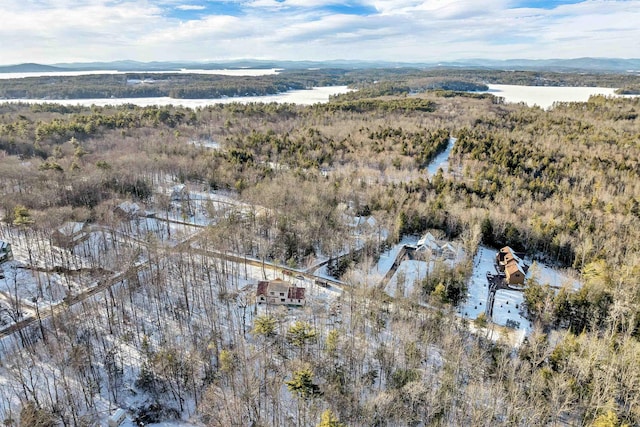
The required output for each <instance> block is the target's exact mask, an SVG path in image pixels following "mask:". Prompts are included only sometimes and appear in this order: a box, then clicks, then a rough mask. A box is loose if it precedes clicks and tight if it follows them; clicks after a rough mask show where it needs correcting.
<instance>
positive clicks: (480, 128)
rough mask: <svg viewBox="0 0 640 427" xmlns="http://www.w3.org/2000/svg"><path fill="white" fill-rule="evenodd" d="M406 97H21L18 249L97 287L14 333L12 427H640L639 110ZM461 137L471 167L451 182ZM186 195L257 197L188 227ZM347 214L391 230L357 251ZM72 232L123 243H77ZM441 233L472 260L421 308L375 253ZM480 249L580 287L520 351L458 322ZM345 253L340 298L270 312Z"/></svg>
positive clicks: (10, 215) (73, 284) (2, 390)
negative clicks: (391, 281)
mask: <svg viewBox="0 0 640 427" xmlns="http://www.w3.org/2000/svg"><path fill="white" fill-rule="evenodd" d="M120 78H122V77H120ZM341 78H344V77H341ZM332 81H335V80H332ZM287 84H289V83H287ZM412 84H413V83H412ZM392 86H393V84H391V83H383V84H378V85H377V86H372V87H371V88H370V89H369V90H370V91H369V92H367V91H366V90H363V92H361V93H360V94H358V95H354V94H346V95H343V96H338V97H335V98H334V99H332V100H331V101H330V102H329V103H327V104H317V105H314V106H310V107H302V106H295V105H286V104H266V105H265V104H247V105H241V104H228V105H217V106H210V107H206V108H202V109H197V110H191V109H183V108H174V107H147V108H141V107H135V106H123V107H119V108H115V107H90V108H89V107H87V108H84V107H63V106H59V105H53V104H39V105H26V104H0V176H1V177H2V179H0V197H1V199H2V204H1V205H0V206H1V210H0V215H2V219H3V222H2V225H1V226H0V228H1V234H0V240H5V241H12V242H13V245H14V246H15V247H17V248H18V249H20V247H23V248H29V249H28V254H29V257H32V258H33V259H34V261H33V264H32V265H30V266H25V267H24V269H31V270H34V269H35V270H38V269H39V271H41V272H43V271H44V270H46V269H47V268H49V269H53V268H54V265H49V266H48V267H47V266H46V265H40V266H39V267H37V268H36V267H35V266H36V264H37V262H36V261H35V260H36V259H45V260H50V261H51V262H53V261H54V260H56V259H58V258H59V257H62V258H63V259H64V260H65V262H66V264H65V267H64V269H58V270H59V272H60V274H62V273H67V274H69V276H66V277H73V278H72V279H68V282H67V284H68V286H67V288H68V289H65V288H64V287H63V288H62V290H59V291H56V292H60V293H61V294H62V296H60V295H58V298H56V297H55V296H52V292H53V291H52V289H53V286H52V285H51V284H50V283H49V284H47V282H46V281H44V282H43V283H39V287H40V289H39V290H38V292H37V294H36V295H33V296H34V297H35V302H34V303H33V304H34V306H33V307H34V310H35V309H38V307H39V306H38V302H37V301H38V299H40V301H42V300H43V299H46V298H47V295H48V298H50V300H52V301H53V300H62V298H65V299H66V302H67V303H69V304H71V308H70V309H68V310H62V309H60V311H56V312H54V310H53V309H51V310H50V311H51V313H52V316H51V317H49V318H47V321H46V322H44V323H43V322H40V323H39V324H38V323H35V324H34V325H33V327H31V328H27V329H25V330H24V331H21V332H20V333H19V334H18V333H16V334H13V335H12V336H10V337H5V338H3V340H2V341H1V342H2V346H0V351H2V353H1V356H0V360H1V361H2V364H1V366H0V414H3V416H4V419H5V424H6V425H24V426H26V425H43V426H45V425H58V424H64V425H92V423H95V422H97V420H101V419H104V414H103V412H102V411H105V408H108V409H109V410H111V409H113V408H115V407H119V406H126V407H127V409H128V411H129V412H130V413H131V414H135V416H136V417H137V419H138V420H139V421H140V422H142V421H144V422H150V421H157V420H162V419H169V418H179V417H182V418H184V419H187V418H191V419H192V420H193V421H194V422H197V423H202V424H204V425H210V426H245V425H256V426H257V425H261V426H262V425H264V426H267V425H283V426H284V425H292V426H293V425H296V426H307V425H308V426H313V425H323V426H328V425H333V426H337V425H350V426H351V425H354V426H365V425H367V426H368V425H380V426H383V425H388V426H397V425H478V426H481V425H486V426H495V425H522V426H533V425H598V426H609V425H611V426H618V425H624V424H627V425H638V424H640V406H639V405H640V401H639V397H640V363H639V360H638V358H637V354H638V351H639V350H640V343H639V342H638V339H639V338H640V281H639V280H638V276H639V274H640V119H639V118H638V112H639V111H640V99H639V98H615V99H611V98H604V97H592V98H591V99H590V100H589V102H586V103H564V104H559V105H556V106H555V108H553V109H551V110H549V111H545V110H542V109H539V108H528V107H526V106H523V105H509V104H503V103H502V102H501V101H500V100H499V99H497V98H494V97H492V96H468V95H465V94H458V93H455V92H442V91H441V92H420V93H418V94H415V95H414V96H410V97H409V96H396V95H395V94H396V93H398V91H397V90H396V89H394V88H393V87H392ZM397 86H398V87H405V86H406V85H404V84H402V83H401V84H398V85H397ZM406 87H407V88H408V89H409V90H407V92H414V91H415V89H416V88H418V87H419V85H416V86H411V85H409V86H406ZM4 90H8V89H4ZM11 90H14V89H11ZM269 90H270V89H269ZM400 92H404V90H401V91H400ZM0 96H2V95H0ZM30 96H31V95H30ZM70 96H78V95H77V94H73V95H70ZM126 96H131V95H126ZM145 96H146V95H145ZM176 96H180V95H176ZM182 96H189V95H188V94H183V95H182ZM198 96H199V95H198ZM450 137H453V138H456V142H455V145H454V148H453V151H452V156H451V158H450V161H449V170H448V172H444V171H442V170H440V171H439V172H437V173H436V174H434V175H429V174H427V173H426V167H427V165H429V164H430V162H431V161H432V160H433V158H434V157H435V156H436V155H437V154H438V153H440V152H442V151H443V150H445V148H446V147H447V145H448V143H449V138H450ZM177 184H186V185H188V186H191V187H192V188H197V189H198V191H201V192H211V191H215V192H217V194H221V195H224V196H225V197H229V198H232V199H234V200H236V201H237V202H234V203H235V204H234V205H233V206H236V207H235V208H225V207H221V205H215V204H214V203H213V202H207V203H204V202H203V204H202V207H201V210H202V211H206V212H207V215H208V217H209V218H211V219H212V220H211V221H210V223H209V224H208V225H206V226H202V227H198V228H197V230H196V228H195V227H193V230H192V234H189V233H186V232H185V234H184V235H179V237H178V234H176V233H178V231H175V229H172V228H170V224H171V221H169V210H170V206H171V203H172V200H173V199H172V197H173V196H172V195H171V196H170V195H168V193H166V192H165V193H163V192H162V191H160V190H159V188H163V187H167V186H174V185H177ZM125 200H126V201H130V202H136V203H138V204H140V205H142V206H143V207H144V208H145V209H148V210H150V211H154V212H156V218H157V220H158V223H161V224H164V225H162V226H161V228H162V230H163V231H162V233H165V231H164V230H165V228H166V230H167V231H166V233H169V236H168V237H166V236H165V237H164V238H157V237H154V235H153V233H143V232H139V233H138V232H136V231H135V230H134V229H133V228H131V225H130V224H131V222H130V218H128V219H123V218H122V217H119V216H118V215H117V214H115V213H114V212H115V210H114V208H115V207H116V206H118V205H119V204H120V203H122V202H123V201H125ZM174 201H175V200H174ZM177 203H178V205H180V207H181V209H182V210H181V211H180V212H181V213H180V215H182V217H181V220H183V221H184V222H188V221H189V219H188V218H189V215H190V210H194V209H193V208H192V207H191V206H189V205H188V203H189V202H187V201H185V200H184V199H180V200H179V201H178V202H177ZM345 212H347V213H349V214H350V215H352V216H355V217H368V216H372V217H374V218H375V219H376V221H377V222H376V228H375V229H373V230H372V231H370V233H369V234H365V233H364V232H363V233H362V234H359V235H356V237H354V231H353V229H352V227H350V226H349V225H348V224H347V223H346V221H345ZM165 216H166V218H165ZM69 221H76V222H86V223H87V224H89V225H90V226H92V227H94V230H99V234H97V235H100V236H102V237H100V239H101V240H100V242H101V243H99V247H100V248H101V249H100V250H99V251H97V253H95V254H84V255H83V254H79V253H78V251H77V250H74V251H71V252H65V251H61V250H60V249H58V247H57V246H56V245H55V244H54V236H53V235H54V231H55V230H57V229H59V228H60V227H61V226H63V224H65V223H67V222H69ZM175 222H180V221H178V220H176V221H175ZM428 229H431V230H438V231H439V232H440V233H441V235H442V236H443V237H446V238H448V239H451V240H456V241H460V242H462V245H463V247H464V249H465V251H466V254H467V256H466V259H465V260H464V262H462V263H460V264H459V265H458V266H456V267H455V268H445V267H442V268H441V269H440V270H439V271H438V273H437V274H434V276H433V277H430V278H429V279H426V280H424V281H423V282H422V283H420V286H418V289H419V292H417V294H416V295H415V296H414V297H413V298H405V297H396V298H392V297H390V296H389V295H387V294H385V293H384V292H383V290H382V289H381V288H380V286H379V283H380V279H381V278H380V277H377V276H375V275H374V274H372V273H371V270H370V264H371V263H375V260H376V259H377V258H378V257H379V256H380V253H381V251H382V250H383V249H384V248H386V247H388V246H389V245H393V244H395V243H396V242H398V241H399V240H400V239H401V238H402V237H403V236H406V235H410V234H421V233H423V232H424V231H425V230H428ZM383 230H386V231H388V232H387V233H383ZM172 233H173V234H172ZM179 239H182V240H179ZM171 241H173V243H171V244H170V242H171ZM481 243H484V244H486V245H490V246H492V247H501V246H504V245H510V246H512V247H513V248H515V249H516V250H518V251H523V252H526V253H527V254H530V255H532V256H533V257H535V258H536V259H537V260H539V261H541V262H542V261H544V262H547V263H550V264H553V265H556V266H562V267H570V268H574V269H576V270H577V271H578V272H579V274H580V277H581V278H582V283H583V286H582V287H581V288H580V289H577V290H574V289H570V288H568V287H564V288H562V289H560V290H554V289H551V288H550V287H548V286H545V283H535V281H532V282H531V283H530V284H529V286H528V288H527V290H526V291H525V300H526V310H527V315H528V316H529V318H530V319H532V322H533V323H534V327H533V331H532V332H531V333H530V334H529V336H528V337H527V339H526V340H525V341H524V343H523V344H522V345H520V346H519V347H517V348H513V347H512V346H511V345H510V344H508V343H507V341H508V340H506V339H496V338H495V337H497V336H499V335H500V332H498V331H500V330H501V328H497V327H495V326H491V324H486V323H485V322H484V321H483V319H482V318H480V319H479V320H476V321H469V320H467V319H463V318H461V317H459V316H458V315H457V314H456V310H455V307H456V304H457V303H459V301H460V300H461V299H464V298H465V295H466V280H467V278H468V277H469V275H470V271H471V268H472V266H471V260H472V259H473V255H474V253H475V250H476V249H477V247H478V245H479V244H481ZM25 253H27V252H26V249H25ZM345 253H348V254H354V256H348V257H343V256H341V255H343V254H345ZM220 254H227V255H226V256H221V255H220ZM231 254H233V256H237V257H238V258H231ZM323 256H326V257H328V258H330V259H331V261H330V262H329V265H330V266H331V267H332V272H333V273H334V274H335V275H336V277H335V278H334V279H335V280H338V279H339V280H341V281H342V282H341V283H343V284H342V285H340V286H338V285H335V286H334V287H333V289H330V290H329V291H328V290H326V289H324V290H323V289H316V288H314V287H313V286H311V284H309V285H308V289H309V290H308V293H309V295H310V296H309V301H310V302H308V303H307V305H306V306H305V307H304V308H300V309H297V308H288V309H287V308H284V307H276V308H267V309H264V307H260V308H258V307H257V306H256V305H255V301H254V300H253V298H255V288H252V287H250V286H249V283H255V281H252V280H253V279H252V277H251V273H250V271H249V270H250V268H255V271H259V272H260V274H261V275H262V276H263V278H264V277H265V276H267V277H268V278H273V277H275V275H281V269H282V268H289V269H294V270H296V271H300V272H305V269H306V268H307V267H309V266H312V265H315V264H316V263H317V262H318V260H319V259H321V258H322V257H323ZM77 257H84V258H85V259H84V261H82V262H80V261H78V260H77ZM242 257H244V265H243V262H242V261H240V260H241V259H242ZM247 257H248V258H249V259H250V260H251V259H253V260H255V265H253V267H251V265H250V263H249V266H248V261H247ZM76 262H77V263H78V265H75V266H74V263H76ZM332 262H333V264H332ZM82 263H86V264H82ZM260 263H262V267H260ZM270 264H275V265H277V266H279V267H278V268H274V269H268V268H267V265H270ZM0 267H2V266H1V265H0ZM21 268H22V267H21ZM49 273H51V271H49V272H47V274H49ZM15 274H16V275H17V274H18V273H15ZM305 274H306V273H305ZM5 275H6V276H9V270H7V271H5ZM71 275H73V276H71ZM116 275H117V277H116ZM38 277H40V276H38ZM43 277H51V276H43ZM1 280H5V279H0V281H1ZM6 280H9V279H6ZM110 280H111V281H113V282H114V286H108V287H106V288H105V289H108V290H104V291H102V292H101V293H98V294H96V296H95V297H91V298H87V299H85V300H83V301H82V302H77V301H75V300H74V299H73V298H77V297H78V295H80V294H81V293H82V292H81V289H82V286H90V285H91V286H92V284H94V283H96V282H97V283H99V284H102V285H105V284H107V282H109V281H110ZM307 282H308V283H309V281H307ZM7 283H8V282H7ZM16 283H17V282H16ZM17 286H18V285H16V287H17ZM313 289H316V290H314V291H312V290H313ZM12 292H13V291H12ZM12 292H8V293H9V294H10V295H8V296H7V298H5V299H4V300H3V301H5V300H6V301H8V302H7V304H8V306H7V307H9V308H7V310H8V312H10V313H16V314H15V316H14V317H15V319H11V321H7V322H8V323H11V322H16V321H18V320H19V318H20V316H19V315H18V314H17V313H19V312H20V303H19V302H18V298H15V299H12V298H13V295H12ZM313 292H316V293H313ZM18 293H19V290H17V289H16V290H15V294H16V295H17V294H18ZM11 301H13V303H11ZM12 304H13V305H12ZM23 309H24V308H23ZM43 310H45V309H44V308H43ZM40 315H41V314H40V313H38V316H40ZM503 331H504V335H505V337H506V336H508V335H509V331H508V330H506V329H504V330H503ZM492 337H493V338H492ZM134 397H135V398H134ZM134 401H135V402H136V405H137V406H135V405H132V404H131V402H134ZM134 406H135V407H134Z"/></svg>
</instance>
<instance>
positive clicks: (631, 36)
mask: <svg viewBox="0 0 640 427" xmlns="http://www.w3.org/2000/svg"><path fill="white" fill-rule="evenodd" d="M639 23H640V0H346V1H337V0H0V64H1V65H8V64H18V63H24V62H37V63H42V64H54V63H59V62H90V61H112V60H124V59H128V60H138V61H220V60H233V59H266V60H332V59H346V60H372V61H397V62H438V61H451V60H458V59H470V58H484V59H515V58H518V59H521V58H527V59H549V58H578V57H587V56H589V57H607V58H640V24H639Z"/></svg>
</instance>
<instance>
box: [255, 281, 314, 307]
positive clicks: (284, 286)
mask: <svg viewBox="0 0 640 427" xmlns="http://www.w3.org/2000/svg"><path fill="white" fill-rule="evenodd" d="M304 291H305V288H300V287H298V286H296V285H292V284H291V283H289V282H286V281H284V280H281V279H275V280H266V281H260V282H258V289H257V291H256V300H257V302H258V304H263V303H266V304H272V305H296V306H303V305H304V304H305V296H304Z"/></svg>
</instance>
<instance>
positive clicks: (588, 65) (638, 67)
mask: <svg viewBox="0 0 640 427" xmlns="http://www.w3.org/2000/svg"><path fill="white" fill-rule="evenodd" d="M438 67H440V68H442V67H456V68H478V69H495V70H525V71H526V70H540V71H557V72H596V73H598V72H603V73H609V72H616V73H620V72H634V73H640V59H637V58H635V59H633V58H632V59H622V58H574V59H508V60H491V59H467V60H460V61H446V62H420V63H414V62H391V61H357V60H356V61H354V60H340V59H338V60H331V61H284V60H254V59H244V60H233V61H216V62H195V61H191V62H189V61H154V62H139V61H131V60H123V61H112V62H82V63H81V62H70V63H59V64H53V65H41V64H33V63H29V64H18V65H9V66H0V73H19V72H47V71H51V72H56V71H57V72H59V71H96V70H113V71H129V72H141V71H179V70H181V69H205V70H210V69H218V68H227V69H233V68H283V69H287V70H296V69H308V68H324V69H326V68H347V69H366V68H438Z"/></svg>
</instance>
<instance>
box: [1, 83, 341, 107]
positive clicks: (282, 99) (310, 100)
mask: <svg viewBox="0 0 640 427" xmlns="http://www.w3.org/2000/svg"><path fill="white" fill-rule="evenodd" d="M350 91H351V89H349V88H348V87H347V86H321V87H314V88H312V89H300V90H290V91H287V92H282V93H279V94H277V95H264V96H234V97H225V98H209V99H178V98H169V97H168V96H162V97H154V98H92V99H3V100H0V103H16V102H24V103H27V104H42V103H44V102H46V103H52V104H61V105H82V106H86V107H89V106H91V105H97V106H100V107H103V106H106V105H114V106H117V105H125V104H131V105H137V106H139V107H150V106H165V105H175V106H179V107H188V108H198V107H206V106H208V105H215V104H231V103H235V102H237V103H240V104H249V103H252V102H261V103H265V104H268V103H272V102H275V103H279V104H284V103H289V104H298V105H313V104H317V103H325V102H328V101H329V97H330V96H331V95H339V94H342V93H347V92H350Z"/></svg>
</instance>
